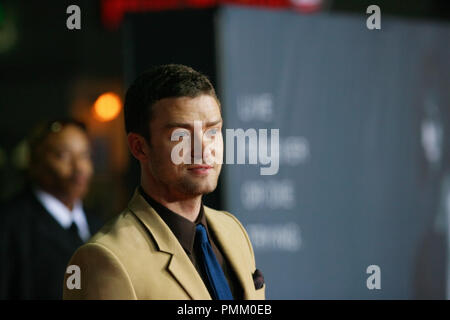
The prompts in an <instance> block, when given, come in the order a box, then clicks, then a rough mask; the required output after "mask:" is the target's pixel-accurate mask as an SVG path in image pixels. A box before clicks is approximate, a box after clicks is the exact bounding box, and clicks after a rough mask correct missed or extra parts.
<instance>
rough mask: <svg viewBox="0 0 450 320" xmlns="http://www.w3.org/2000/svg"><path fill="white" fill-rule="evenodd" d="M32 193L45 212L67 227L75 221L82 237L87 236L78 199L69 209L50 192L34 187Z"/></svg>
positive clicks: (87, 231) (83, 214)
mask: <svg viewBox="0 0 450 320" xmlns="http://www.w3.org/2000/svg"><path fill="white" fill-rule="evenodd" d="M33 191H34V194H35V195H36V197H37V199H38V201H39V202H40V203H41V204H42V206H43V207H44V208H45V209H46V210H47V212H48V213H49V214H50V215H51V216H52V217H53V218H54V219H55V220H56V221H57V222H58V223H59V225H61V227H63V228H64V229H69V228H70V226H71V225H72V223H75V224H76V225H77V227H78V229H79V233H80V237H81V238H82V239H86V238H89V236H90V233H89V228H88V225H87V220H86V215H85V213H84V210H83V206H82V203H81V201H80V200H78V201H76V202H75V204H74V207H73V209H72V211H70V210H69V208H67V207H66V206H65V205H64V204H63V203H62V202H61V201H60V200H59V199H58V198H56V197H55V196H53V195H52V194H50V193H48V192H46V191H44V190H42V189H40V188H38V187H35V188H34V190H33Z"/></svg>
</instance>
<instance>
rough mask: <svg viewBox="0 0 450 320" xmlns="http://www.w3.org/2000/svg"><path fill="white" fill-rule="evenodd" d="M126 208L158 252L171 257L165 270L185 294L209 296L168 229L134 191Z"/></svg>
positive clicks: (199, 297) (196, 297) (193, 297)
mask: <svg viewBox="0 0 450 320" xmlns="http://www.w3.org/2000/svg"><path fill="white" fill-rule="evenodd" d="M128 208H129V209H130V210H131V211H132V212H133V213H134V214H135V215H136V216H137V217H138V218H139V220H141V222H142V223H143V224H144V226H145V227H146V228H147V229H148V231H149V232H150V234H151V235H152V237H153V239H154V240H155V242H156V245H157V247H158V250H159V251H160V252H162V253H165V254H169V255H171V258H170V261H169V264H168V265H167V269H168V271H169V273H170V274H171V275H172V276H173V277H174V278H175V279H176V280H177V282H178V283H179V284H180V285H181V287H182V288H183V289H184V290H185V291H186V292H187V294H188V295H189V296H190V297H191V298H192V299H196V300H208V299H211V296H210V294H209V292H208V289H207V288H206V286H205V285H204V283H203V280H202V279H201V277H200V275H199V274H198V272H197V270H196V269H195V267H194V265H193V264H192V262H191V260H190V259H189V257H188V256H187V254H186V252H185V251H184V249H183V248H182V246H181V245H180V243H179V242H178V240H177V238H176V237H175V235H174V234H173V233H172V231H171V230H170V228H169V227H168V226H167V225H166V224H165V222H164V221H163V220H162V219H161V217H160V216H159V215H158V213H157V212H156V211H155V210H154V209H153V208H152V207H151V206H150V205H149V204H148V203H147V201H145V199H144V198H143V197H142V196H141V195H140V194H139V191H138V190H136V191H135V193H134V195H133V198H132V199H131V201H130V203H129V204H128Z"/></svg>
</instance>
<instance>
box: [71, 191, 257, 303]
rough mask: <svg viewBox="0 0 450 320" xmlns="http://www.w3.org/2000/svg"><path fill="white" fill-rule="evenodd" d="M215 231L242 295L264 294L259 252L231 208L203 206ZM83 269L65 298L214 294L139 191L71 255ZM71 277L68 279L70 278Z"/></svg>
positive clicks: (163, 297) (206, 296)
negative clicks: (257, 279) (258, 278)
mask: <svg viewBox="0 0 450 320" xmlns="http://www.w3.org/2000/svg"><path fill="white" fill-rule="evenodd" d="M204 212H205V215H206V220H207V223H208V228H209V230H210V232H212V233H213V234H214V235H215V239H217V243H216V244H217V245H218V246H219V247H220V248H221V249H222V252H223V255H224V257H225V259H226V260H227V261H228V263H229V265H230V266H231V268H232V270H233V271H234V272H235V274H236V276H237V279H238V281H239V283H240V285H241V286H242V288H243V289H244V299H264V298H265V285H264V286H263V288H261V289H258V290H256V289H255V286H254V283H253V278H252V274H253V273H254V272H255V269H256V268H255V257H254V253H253V249H252V245H251V243H250V240H249V238H248V235H247V233H246V231H245V230H244V228H243V227H242V225H241V223H240V222H239V221H238V220H237V219H236V218H235V217H234V216H233V215H231V214H230V213H228V212H224V211H216V210H213V209H211V208H208V207H206V206H204ZM69 265H77V266H78V267H79V268H80V269H79V270H80V283H81V288H80V289H77V288H73V289H69V287H68V286H67V280H69V282H71V283H74V282H73V277H71V276H72V274H66V275H65V277H64V292H63V298H64V299H157V300H166V299H167V300H177V299H203V300H207V299H211V296H210V294H209V292H208V289H207V288H206V286H205V285H204V283H203V281H202V279H201V277H200V275H199V274H198V272H197V270H196V269H195V267H194V265H193V264H192V263H191V260H190V259H189V257H188V256H187V254H186V253H185V251H184V249H183V248H182V247H181V245H180V243H179V242H178V240H177V238H176V237H175V235H174V234H173V233H172V231H171V230H170V229H169V227H168V226H167V225H166V224H165V223H164V221H163V220H162V219H161V218H160V216H159V215H158V214H157V213H156V212H155V210H154V209H153V208H152V207H150V206H149V204H148V203H147V202H146V201H145V199H144V198H143V197H142V196H141V195H140V194H139V192H138V191H137V190H136V192H135V194H134V196H133V198H132V199H131V201H130V202H129V205H128V208H127V209H126V210H124V211H123V212H122V213H121V214H120V215H118V216H117V217H116V218H115V219H113V220H112V221H110V222H109V223H108V224H106V225H105V226H104V227H103V228H102V229H101V230H100V231H99V232H98V233H97V234H96V235H94V236H93V237H92V238H91V239H90V240H89V241H88V242H87V243H86V244H84V245H83V246H81V247H80V248H79V249H78V250H77V251H76V252H75V253H74V255H73V256H72V258H71V260H70V262H69ZM68 278H69V279H68Z"/></svg>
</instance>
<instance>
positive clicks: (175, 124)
mask: <svg viewBox="0 0 450 320" xmlns="http://www.w3.org/2000/svg"><path fill="white" fill-rule="evenodd" d="M222 121H223V120H222V119H218V120H215V121H210V122H207V123H206V126H207V127H212V126H214V125H216V124H219V123H222ZM193 127H194V124H193V123H192V124H191V123H183V122H169V123H168V124H167V125H166V128H187V129H190V128H193Z"/></svg>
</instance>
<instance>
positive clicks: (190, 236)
mask: <svg viewBox="0 0 450 320" xmlns="http://www.w3.org/2000/svg"><path fill="white" fill-rule="evenodd" d="M139 192H140V194H141V195H142V196H143V197H144V199H145V200H146V201H147V202H148V204H149V205H150V206H151V207H152V208H153V209H155V211H156V212H157V213H158V215H159V216H160V217H161V218H162V219H163V221H164V222H165V223H166V224H167V226H168V227H169V228H170V230H171V231H172V232H173V234H174V235H175V237H176V238H177V239H178V241H179V242H180V244H181V246H182V247H183V249H185V250H186V251H187V252H188V253H190V254H192V253H193V249H194V240H195V231H196V230H195V227H196V226H197V224H199V223H201V224H202V225H203V226H205V229H206V232H207V233H208V226H207V224H206V217H205V213H204V210H203V203H202V204H201V206H200V212H199V214H198V216H197V219H195V221H194V222H192V221H190V220H189V219H186V218H185V217H183V216H181V215H180V214H178V213H176V212H173V211H172V210H170V209H168V208H166V207H165V206H163V205H162V204H160V203H159V202H157V201H156V200H154V199H153V198H152V197H150V196H149V195H148V194H146V193H145V192H144V190H143V189H142V187H139Z"/></svg>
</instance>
